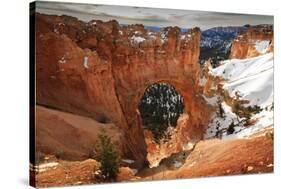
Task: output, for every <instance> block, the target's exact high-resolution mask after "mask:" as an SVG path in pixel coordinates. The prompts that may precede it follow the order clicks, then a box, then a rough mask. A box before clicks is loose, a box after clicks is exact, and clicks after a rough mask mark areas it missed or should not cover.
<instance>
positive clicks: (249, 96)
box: [205, 53, 273, 138]
mask: <svg viewBox="0 0 281 189" xmlns="http://www.w3.org/2000/svg"><path fill="white" fill-rule="evenodd" d="M209 73H211V74H213V75H215V76H221V77H223V78H224V79H225V81H224V83H223V88H224V89H225V90H227V91H228V92H229V94H230V96H232V97H235V94H239V96H241V97H240V99H243V100H248V101H249V103H248V104H246V105H244V106H254V105H258V106H259V107H260V108H262V111H261V112H260V113H258V114H255V115H253V116H252V117H251V119H252V120H256V122H255V123H254V124H253V125H251V126H244V125H243V124H242V122H241V121H242V119H243V118H240V117H238V116H237V115H236V114H235V113H233V112H232V109H231V107H230V106H228V105H227V104H226V103H225V102H222V103H221V107H222V109H223V110H224V113H225V115H224V116H223V117H220V116H219V115H214V116H213V120H212V122H211V123H210V124H209V128H208V129H207V131H206V133H205V138H213V137H221V138H243V137H247V136H250V135H252V134H254V133H256V132H258V131H260V130H262V129H264V128H268V126H273V53H268V54H264V55H261V56H258V57H254V58H249V59H244V60H238V59H232V60H227V61H223V62H222V63H221V66H219V67H217V68H215V69H212V70H211V71H210V72H209ZM207 101H208V99H207ZM232 123H233V124H234V125H235V127H234V130H233V133H232V132H231V133H232V134H229V132H227V129H228V128H229V126H230V125H231V124H232Z"/></svg>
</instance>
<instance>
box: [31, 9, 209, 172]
mask: <svg viewBox="0 0 281 189" xmlns="http://www.w3.org/2000/svg"><path fill="white" fill-rule="evenodd" d="M36 23H37V30H36V103H37V104H39V105H46V106H48V107H53V108H57V109H60V110H63V111H68V112H72V113H75V114H80V115H83V116H89V117H92V118H94V119H98V118H100V117H101V115H106V121H107V122H113V123H115V125H116V126H117V127H119V128H120V130H121V131H122V132H123V135H124V141H123V142H122V144H123V149H122V151H123V153H124V156H126V157H128V158H132V159H134V160H136V165H137V166H138V167H141V166H142V165H143V164H144V163H145V161H146V155H147V149H146V144H145V140H144V134H143V130H142V128H141V120H140V119H139V117H138V114H137V111H136V110H137V108H138V102H139V100H140V98H141V97H142V95H143V93H144V91H145V89H146V87H147V86H149V85H150V84H153V83H157V82H165V83H169V84H171V85H173V86H174V87H175V88H176V89H177V91H178V92H179V93H180V94H181V95H182V96H183V98H184V102H185V113H187V114H188V115H189V117H190V119H189V120H188V121H187V123H186V124H188V125H189V128H190V130H189V131H188V132H187V135H190V137H191V138H193V139H199V138H200V137H202V134H203V131H204V127H205V126H206V125H207V123H208V120H209V116H210V113H209V106H208V105H207V104H206V102H205V101H204V99H203V98H202V97H201V96H200V95H199V93H200V87H199V86H198V80H199V77H200V67H199V64H198V58H199V52H200V34H201V33H200V30H199V29H198V28H194V29H189V30H188V32H186V33H181V32H180V29H179V28H177V27H167V28H164V29H163V31H161V32H162V33H161V34H163V35H164V36H165V38H164V39H163V38H161V36H162V35H160V33H158V34H155V36H154V37H155V38H154V39H152V38H151V36H149V32H148V31H146V29H144V27H143V26H141V25H135V26H134V25H132V26H128V28H126V27H125V28H122V27H120V26H119V24H118V23H117V22H116V21H109V22H101V21H98V22H97V23H96V25H95V27H94V28H95V29H93V27H92V25H91V24H88V23H84V22H82V21H79V20H77V19H74V18H72V17H67V16H48V15H43V14H36ZM59 23H63V24H59ZM56 24H59V25H61V27H62V28H60V32H55V31H56V30H54V25H56ZM85 28H87V30H84V29H85ZM131 29H132V31H134V30H135V31H138V32H139V33H142V37H143V38H144V39H145V40H144V42H142V43H139V44H137V45H136V44H132V41H131V39H132V36H131V34H130V33H128V32H130V31H131ZM83 31H84V32H85V31H86V34H85V33H84V32H83ZM120 31H121V33H126V32H127V34H126V35H119V33H120ZM75 34H81V35H75ZM82 34H83V35H82ZM90 38H91V39H92V40H89V39H90ZM85 57H87V58H86V59H87V61H86V63H87V64H86V65H85ZM62 60H63V61H62ZM62 62H63V63H62Z"/></svg>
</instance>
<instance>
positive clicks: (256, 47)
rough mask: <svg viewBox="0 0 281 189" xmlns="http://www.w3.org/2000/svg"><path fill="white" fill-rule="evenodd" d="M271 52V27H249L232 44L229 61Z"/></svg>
mask: <svg viewBox="0 0 281 189" xmlns="http://www.w3.org/2000/svg"><path fill="white" fill-rule="evenodd" d="M267 52H273V26H272V25H257V26H250V27H249V28H248V29H247V30H246V32H243V33H241V34H239V35H238V36H237V37H236V39H234V41H233V42H232V47H231V54H230V58H231V59H245V58H250V57H255V56H259V55H261V54H265V53H267Z"/></svg>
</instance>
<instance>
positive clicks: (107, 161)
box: [94, 129, 119, 178]
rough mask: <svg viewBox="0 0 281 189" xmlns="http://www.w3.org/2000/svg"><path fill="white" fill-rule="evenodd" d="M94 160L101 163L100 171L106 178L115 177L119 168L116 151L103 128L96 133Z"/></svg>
mask: <svg viewBox="0 0 281 189" xmlns="http://www.w3.org/2000/svg"><path fill="white" fill-rule="evenodd" d="M94 158H95V159H96V160H98V161H99V162H100V163H101V172H102V174H103V176H105V177H106V178H115V177H116V174H117V172H118V168H119V157H118V153H117V152H116V151H115V150H114V149H113V145H112V143H111V140H110V138H109V137H108V136H107V134H106V132H105V130H104V129H101V131H100V133H99V135H98V142H97V147H96V154H95V156H94Z"/></svg>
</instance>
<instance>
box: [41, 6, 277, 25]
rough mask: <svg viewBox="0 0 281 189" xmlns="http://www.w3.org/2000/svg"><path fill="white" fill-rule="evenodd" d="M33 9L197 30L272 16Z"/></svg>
mask: <svg viewBox="0 0 281 189" xmlns="http://www.w3.org/2000/svg"><path fill="white" fill-rule="evenodd" d="M36 11H37V12H40V13H44V14H52V15H63V14H64V15H69V16H74V17H77V18H78V19H80V20H82V21H85V22H88V21H90V20H93V19H94V20H103V21H108V20H113V19H115V20H117V21H118V22H119V23H121V24H143V25H145V26H158V27H166V26H178V27H181V28H193V27H200V28H201V30H205V29H209V28H212V27H218V26H242V25H245V24H251V25H257V24H273V16H268V15H253V14H234V13H221V12H207V11H194V10H178V9H157V8H145V7H130V6H113V5H112V6H111V5H95V4H78V3H58V2H41V1H37V2H36Z"/></svg>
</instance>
